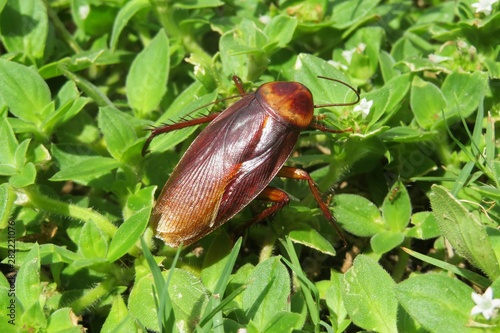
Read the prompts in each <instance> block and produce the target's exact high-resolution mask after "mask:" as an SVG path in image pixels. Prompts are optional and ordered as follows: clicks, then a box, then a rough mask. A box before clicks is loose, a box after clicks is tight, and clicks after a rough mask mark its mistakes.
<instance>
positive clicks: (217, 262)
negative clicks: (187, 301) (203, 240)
mask: <svg viewBox="0 0 500 333" xmlns="http://www.w3.org/2000/svg"><path fill="white" fill-rule="evenodd" d="M231 248H232V247H231V240H230V239H229V236H228V235H227V234H226V233H220V234H219V235H217V236H216V237H215V238H214V240H213V242H212V244H210V247H209V248H208V251H207V254H206V255H205V259H204V260H203V268H202V271H201V281H203V285H204V286H205V287H206V288H207V289H208V290H210V291H211V292H214V290H215V286H216V285H217V282H218V281H219V280H220V273H221V271H222V269H223V268H224V266H225V265H226V264H227V261H228V260H229V254H230V252H231Z"/></svg>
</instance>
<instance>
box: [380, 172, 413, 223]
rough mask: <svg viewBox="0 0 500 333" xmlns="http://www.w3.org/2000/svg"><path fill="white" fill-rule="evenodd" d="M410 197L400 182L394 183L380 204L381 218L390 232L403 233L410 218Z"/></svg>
mask: <svg viewBox="0 0 500 333" xmlns="http://www.w3.org/2000/svg"><path fill="white" fill-rule="evenodd" d="M411 210H412V209H411V203H410V196H409V195H408V191H407V190H406V187H405V186H404V184H403V183H401V182H399V181H398V182H396V183H394V185H393V186H392V187H391V189H390V190H389V193H388V194H387V196H386V197H385V199H384V202H383V203H382V216H383V218H384V222H385V224H386V225H388V226H389V227H390V229H391V230H392V231H395V232H399V231H403V230H404V229H405V228H406V226H407V225H408V222H409V221H410V216H411Z"/></svg>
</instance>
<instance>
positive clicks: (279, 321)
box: [259, 311, 302, 333]
mask: <svg viewBox="0 0 500 333" xmlns="http://www.w3.org/2000/svg"><path fill="white" fill-rule="evenodd" d="M300 328H302V327H301V325H300V314H298V313H293V312H286V311H282V312H278V313H276V314H275V315H274V316H273V317H272V318H270V320H269V322H268V324H267V325H266V326H265V327H264V329H263V330H262V331H259V332H265V333H275V332H292V331H293V330H295V329H300Z"/></svg>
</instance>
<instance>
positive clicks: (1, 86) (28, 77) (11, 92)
mask: <svg viewBox="0 0 500 333" xmlns="http://www.w3.org/2000/svg"><path fill="white" fill-rule="evenodd" d="M28 2H29V1H28ZM0 96H1V97H2V98H3V100H4V101H5V103H6V104H7V105H8V106H9V109H10V112H12V114H13V115H15V116H16V117H18V118H20V119H22V120H24V121H27V122H30V123H33V124H40V122H41V119H42V111H43V110H44V108H45V106H46V105H47V104H49V103H50V90H49V86H48V85H47V83H45V81H44V80H43V79H42V77H41V76H40V75H39V74H38V73H37V72H36V71H35V70H33V69H32V68H28V67H25V66H23V65H20V64H18V63H15V62H12V61H8V60H4V59H0Z"/></svg>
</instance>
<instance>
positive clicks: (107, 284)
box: [70, 278, 116, 314]
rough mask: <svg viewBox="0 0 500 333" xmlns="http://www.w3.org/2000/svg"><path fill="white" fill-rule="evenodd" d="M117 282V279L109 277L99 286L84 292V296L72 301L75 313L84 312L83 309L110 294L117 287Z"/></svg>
mask: <svg viewBox="0 0 500 333" xmlns="http://www.w3.org/2000/svg"><path fill="white" fill-rule="evenodd" d="M115 284H116V280H115V279H114V278H108V279H107V280H104V281H103V282H101V283H99V284H98V285H97V287H95V288H94V289H92V290H90V291H89V292H87V293H85V294H83V296H82V297H80V298H78V299H77V300H76V301H74V302H73V303H71V305H70V307H71V308H72V309H73V310H74V311H75V313H77V314H80V313H82V312H83V310H85V309H86V308H88V307H90V306H91V305H92V304H94V303H95V302H97V301H98V300H99V299H101V298H103V297H104V296H106V295H108V294H109V293H110V292H111V291H112V290H113V288H114V287H115Z"/></svg>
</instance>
